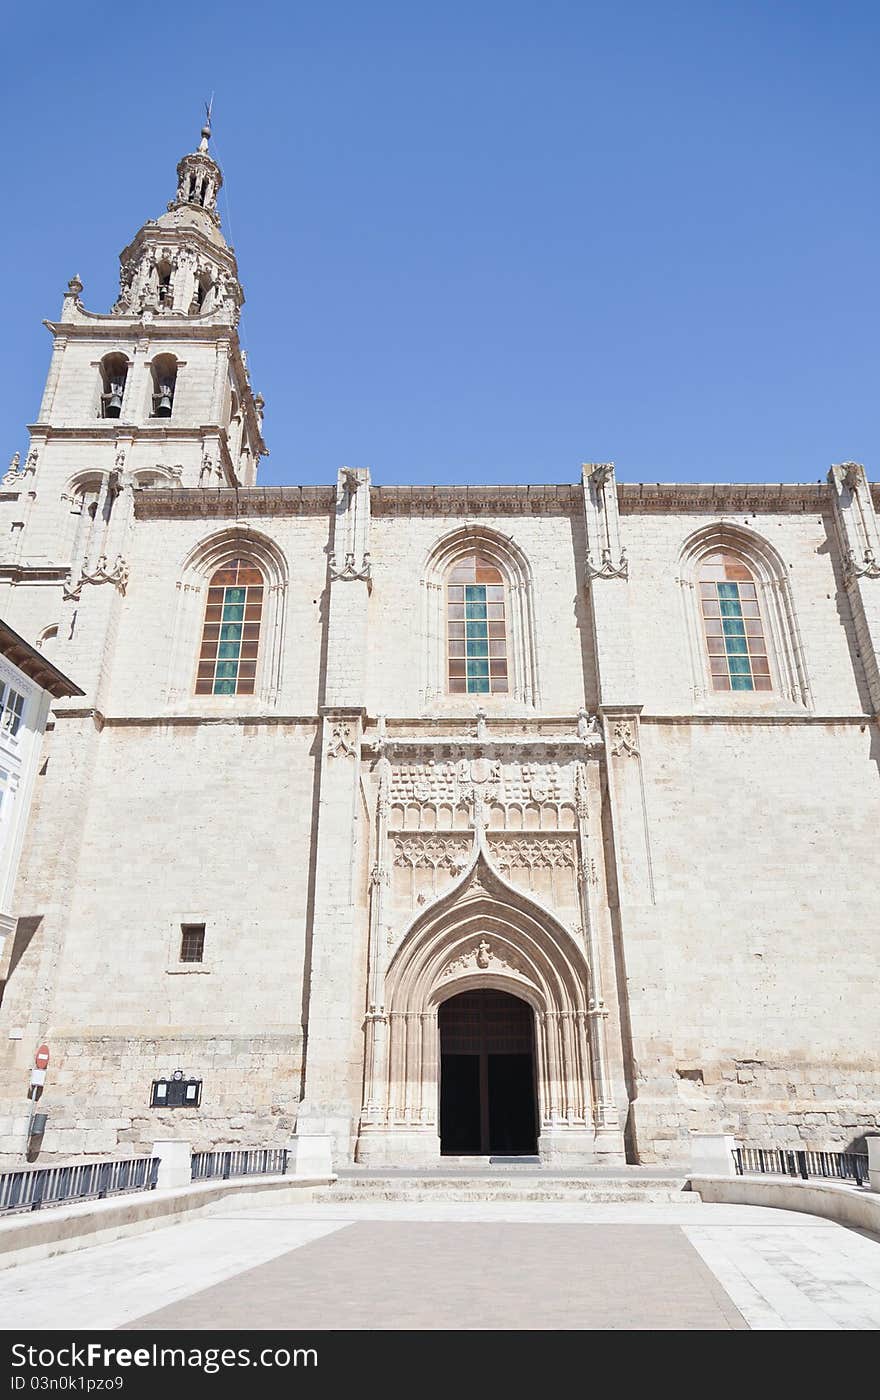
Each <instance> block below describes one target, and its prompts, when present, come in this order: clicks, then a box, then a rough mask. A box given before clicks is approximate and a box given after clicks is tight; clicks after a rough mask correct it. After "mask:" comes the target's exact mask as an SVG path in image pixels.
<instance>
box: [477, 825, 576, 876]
mask: <svg viewBox="0 0 880 1400" xmlns="http://www.w3.org/2000/svg"><path fill="white" fill-rule="evenodd" d="M489 850H490V852H491V855H492V859H493V861H494V862H495V864H496V865H497V866H498V869H499V870H512V869H514V868H516V867H520V868H526V869H528V870H571V869H573V868H574V866H575V865H576V864H577V859H576V853H575V844H574V841H573V840H572V839H571V838H570V837H552V836H546V835H544V834H543V833H541V834H539V835H535V836H529V837H525V838H524V837H519V838H516V837H505V838H503V839H501V840H499V839H497V838H491V839H490V842H489Z"/></svg>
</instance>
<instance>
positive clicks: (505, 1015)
mask: <svg viewBox="0 0 880 1400" xmlns="http://www.w3.org/2000/svg"><path fill="white" fill-rule="evenodd" d="M438 1023H439V1028H440V1151H441V1152H443V1153H446V1154H449V1153H455V1154H461V1155H466V1154H468V1153H479V1154H481V1155H483V1156H487V1155H489V1154H490V1153H493V1152H496V1153H503V1154H505V1155H511V1156H515V1155H518V1154H523V1155H530V1154H532V1153H534V1152H535V1151H536V1150H537V1113H536V1103H535V1058H534V1049H535V1040H534V1015H533V1012H532V1009H531V1007H530V1006H529V1005H528V1004H527V1003H526V1002H524V1001H521V1000H520V999H519V997H514V996H509V995H508V994H507V993H506V992H495V991H488V990H487V991H478V992H462V993H461V994H460V995H459V996H457V997H450V999H449V1001H445V1002H444V1003H443V1005H442V1006H441V1007H440V1010H439V1013H438Z"/></svg>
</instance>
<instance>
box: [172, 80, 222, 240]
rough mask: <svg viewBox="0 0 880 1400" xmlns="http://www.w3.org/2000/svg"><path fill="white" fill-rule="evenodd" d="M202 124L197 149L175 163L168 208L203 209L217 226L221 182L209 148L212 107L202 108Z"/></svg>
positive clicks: (218, 222) (218, 170)
mask: <svg viewBox="0 0 880 1400" xmlns="http://www.w3.org/2000/svg"><path fill="white" fill-rule="evenodd" d="M205 115H206V120H205V125H204V126H203V127H202V135H201V140H200V141H199V148H198V150H197V151H193V152H192V154H191V155H187V156H184V157H183V158H182V160H180V161H179V162H178V166H177V196H176V198H175V199H173V200H172V201H171V203H170V204H169V205H168V208H169V210H172V209H176V208H178V207H179V206H180V205H181V204H185V205H188V206H191V207H194V208H196V209H204V210H205V211H206V213H208V214H209V215H210V216H211V218H212V219H213V221H214V223H215V224H216V226H217V227H218V228H219V227H220V216H219V215H218V213H217V195H218V193H219V191H220V186H221V185H222V184H223V175H222V173H221V170H220V167H219V165H218V164H217V162H216V161H215V160H214V158H213V156H212V155H211V154H210V153H209V151H208V142H209V141H210V140H211V109H210V106H208V107H206V108H205Z"/></svg>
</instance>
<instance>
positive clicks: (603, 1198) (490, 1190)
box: [313, 1173, 701, 1206]
mask: <svg viewBox="0 0 880 1400" xmlns="http://www.w3.org/2000/svg"><path fill="white" fill-rule="evenodd" d="M684 1185H685V1178H681V1180H677V1179H670V1178H668V1177H667V1178H665V1179H664V1178H655V1179H650V1178H644V1177H643V1178H641V1179H640V1180H637V1181H627V1180H623V1179H619V1178H614V1177H611V1178H605V1179H602V1178H593V1179H589V1178H583V1177H581V1178H577V1177H557V1178H555V1179H554V1178H553V1177H539V1176H537V1175H532V1176H530V1177H527V1178H522V1177H521V1178H520V1179H519V1180H515V1179H511V1178H510V1177H501V1176H491V1175H489V1174H488V1173H487V1174H486V1175H485V1176H467V1177H466V1176H435V1177H403V1176H398V1177H372V1178H370V1177H359V1178H352V1177H342V1176H341V1177H340V1178H339V1180H338V1181H337V1182H336V1184H335V1185H333V1186H328V1187H323V1188H321V1189H320V1190H318V1191H316V1192H315V1193H314V1197H313V1199H314V1200H316V1201H325V1202H333V1201H336V1202H342V1201H344V1202H346V1203H351V1202H354V1203H366V1202H370V1201H435V1202H438V1201H529V1202H536V1201H546V1202H554V1201H555V1202H558V1203H565V1202H580V1203H589V1202H595V1203H597V1204H598V1203H604V1202H615V1203H619V1202H622V1201H633V1202H635V1201H639V1202H643V1203H644V1202H650V1203H653V1204H658V1203H667V1202H677V1203H679V1204H681V1205H688V1206H698V1205H700V1204H701V1201H700V1197H699V1196H698V1195H697V1194H696V1192H694V1191H685V1190H684V1189H683V1187H684Z"/></svg>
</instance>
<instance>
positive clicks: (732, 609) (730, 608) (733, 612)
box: [223, 598, 742, 617]
mask: <svg viewBox="0 0 880 1400" xmlns="http://www.w3.org/2000/svg"><path fill="white" fill-rule="evenodd" d="M223 616H224V617H225V616H226V612H225V610H224V613H223ZM721 616H722V617H742V608H741V607H740V605H739V599H738V598H722V599H721Z"/></svg>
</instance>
